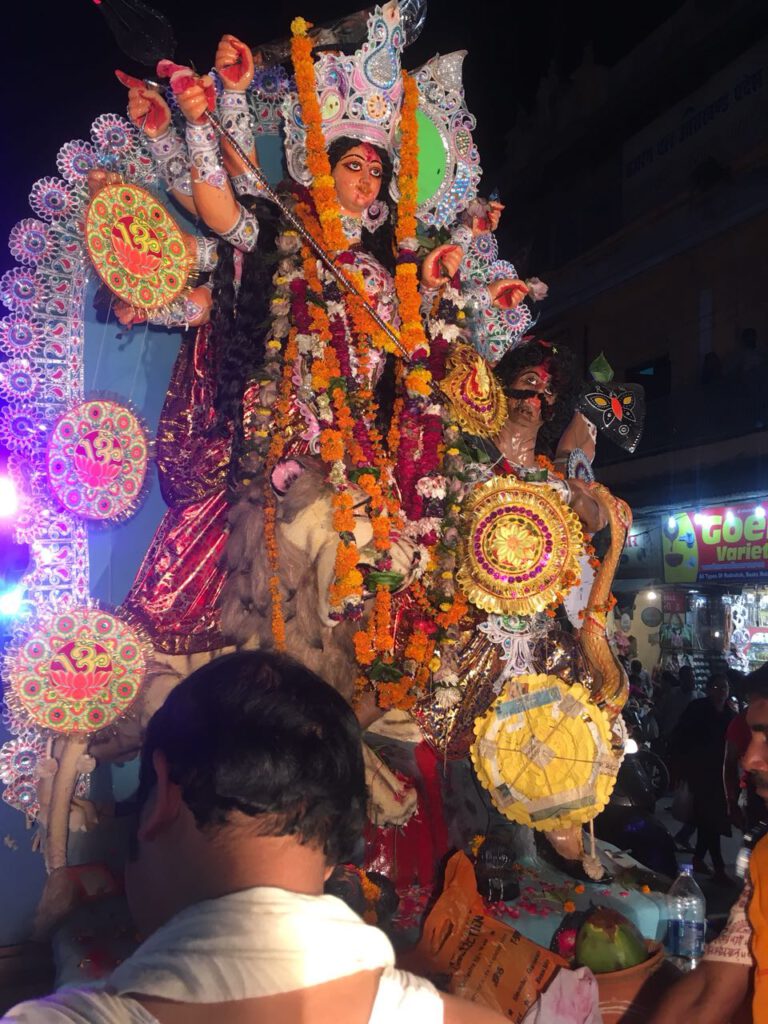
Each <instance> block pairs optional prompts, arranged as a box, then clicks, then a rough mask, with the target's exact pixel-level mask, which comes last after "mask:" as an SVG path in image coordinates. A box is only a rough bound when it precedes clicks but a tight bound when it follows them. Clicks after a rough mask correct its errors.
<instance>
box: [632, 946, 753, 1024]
mask: <svg viewBox="0 0 768 1024" xmlns="http://www.w3.org/2000/svg"><path fill="white" fill-rule="evenodd" d="M749 981H750V968H749V967H748V966H747V965H746V964H734V963H724V962H722V961H717V960H712V961H710V960H704V961H703V962H702V963H701V964H700V965H699V967H697V968H696V970H695V971H692V972H691V973H690V974H688V975H686V977H684V978H683V979H682V980H681V981H679V982H678V983H677V984H676V985H675V986H674V987H673V988H672V989H670V991H669V992H668V993H667V995H666V998H665V999H664V1000H663V1002H662V1003H661V1006H659V1008H658V1009H657V1011H656V1013H655V1014H654V1015H653V1016H652V1017H651V1018H650V1021H649V1024H680V1021H683V1020H687V1021H695V1022H696V1024H725V1022H727V1021H730V1019H731V1017H732V1016H733V1015H734V1014H735V1013H736V1012H737V1011H738V1009H739V1007H740V1006H741V1004H742V1003H743V1002H744V1000H745V998H746V996H747V994H748V992H749Z"/></svg>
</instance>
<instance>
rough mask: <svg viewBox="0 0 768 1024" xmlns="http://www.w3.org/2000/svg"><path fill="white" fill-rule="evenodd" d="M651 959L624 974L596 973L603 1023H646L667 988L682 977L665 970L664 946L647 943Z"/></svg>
mask: <svg viewBox="0 0 768 1024" xmlns="http://www.w3.org/2000/svg"><path fill="white" fill-rule="evenodd" d="M646 946H647V947H648V959H647V960H644V961H643V963H641V964H637V965H636V966H635V967H627V968H626V969H625V970H623V971H608V972H607V973H605V974H596V975H595V977H596V978H597V988H598V991H599V993H600V1012H601V1013H602V1015H603V1024H643V1022H644V1021H647V1020H648V1019H649V1018H650V1017H651V1016H652V1010H653V1009H655V1007H657V1006H658V1004H659V1001H660V999H661V997H662V995H663V994H664V992H665V991H666V989H667V988H668V986H669V985H670V984H671V983H672V982H673V981H674V980H675V978H679V974H678V972H677V971H675V970H674V969H669V970H667V969H663V970H662V969H661V968H663V967H664V947H663V946H662V945H661V943H660V942H651V941H647V942H646Z"/></svg>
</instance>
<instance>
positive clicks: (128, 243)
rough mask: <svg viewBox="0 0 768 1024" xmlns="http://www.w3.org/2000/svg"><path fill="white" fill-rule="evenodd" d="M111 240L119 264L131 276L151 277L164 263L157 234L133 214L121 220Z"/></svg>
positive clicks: (112, 233)
mask: <svg viewBox="0 0 768 1024" xmlns="http://www.w3.org/2000/svg"><path fill="white" fill-rule="evenodd" d="M110 238H111V241H112V248H113V249H114V250H115V255H116V256H117V259H118V262H119V263H120V265H121V266H122V267H124V268H125V269H126V270H127V271H128V273H129V274H135V275H136V276H137V277H151V276H152V274H154V273H155V271H156V270H157V268H158V267H159V266H160V264H161V263H162V258H163V257H162V246H161V245H160V239H159V238H158V237H157V234H156V233H155V232H154V231H153V230H152V228H150V227H149V226H148V225H146V224H142V223H141V222H140V221H137V220H136V218H135V217H133V215H131V214H128V215H126V216H125V217H121V218H120V220H119V221H118V222H117V223H116V224H115V226H114V227H113V228H112V232H111V235H110Z"/></svg>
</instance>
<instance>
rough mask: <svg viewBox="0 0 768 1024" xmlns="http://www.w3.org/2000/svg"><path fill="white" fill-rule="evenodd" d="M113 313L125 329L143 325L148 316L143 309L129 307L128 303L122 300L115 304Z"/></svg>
mask: <svg viewBox="0 0 768 1024" xmlns="http://www.w3.org/2000/svg"><path fill="white" fill-rule="evenodd" d="M112 312H113V313H114V314H115V316H116V317H117V319H118V320H119V321H120V323H121V324H122V325H123V327H133V326H134V324H143V323H144V321H145V320H146V319H147V314H146V313H145V312H144V310H143V309H137V308H136V306H129V305H128V303H127V302H123V301H122V299H118V300H117V302H115V303H114V304H113V306H112Z"/></svg>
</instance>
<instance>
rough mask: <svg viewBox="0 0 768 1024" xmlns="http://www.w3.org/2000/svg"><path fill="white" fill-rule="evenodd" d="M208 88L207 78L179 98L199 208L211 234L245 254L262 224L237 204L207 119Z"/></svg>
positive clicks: (194, 192)
mask: <svg viewBox="0 0 768 1024" xmlns="http://www.w3.org/2000/svg"><path fill="white" fill-rule="evenodd" d="M206 88H207V82H206V78H205V77H203V78H202V79H197V80H196V81H195V82H194V84H192V85H190V86H189V87H188V88H187V89H185V90H184V91H183V92H181V93H179V94H178V95H177V100H178V104H179V108H180V109H181V112H182V113H183V114H184V117H185V118H186V122H187V148H188V149H189V155H190V159H191V163H192V195H193V197H194V200H195V206H196V208H197V212H198V213H199V215H200V216H201V217H202V218H203V220H204V221H205V223H206V225H207V226H208V227H209V228H210V229H211V231H215V232H216V234H217V235H219V236H220V237H221V238H223V239H224V240H225V241H227V242H229V243H230V244H231V245H233V246H234V247H235V248H236V249H240V250H241V252H251V251H252V250H253V249H254V248H255V246H256V239H257V237H258V230H259V225H258V221H257V220H256V218H255V217H254V215H253V214H252V213H251V212H250V211H249V210H246V208H245V207H244V206H242V205H241V204H240V203H239V202H238V201H237V199H236V198H235V194H234V192H233V191H232V186H231V184H230V180H229V175H228V174H227V172H226V170H225V169H224V165H223V163H222V157H221V151H220V149H219V142H218V138H217V136H216V133H215V132H214V130H213V128H211V126H210V125H209V124H207V122H206V121H205V118H204V114H205V111H206V109H207V107H208V99H207V96H206Z"/></svg>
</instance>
